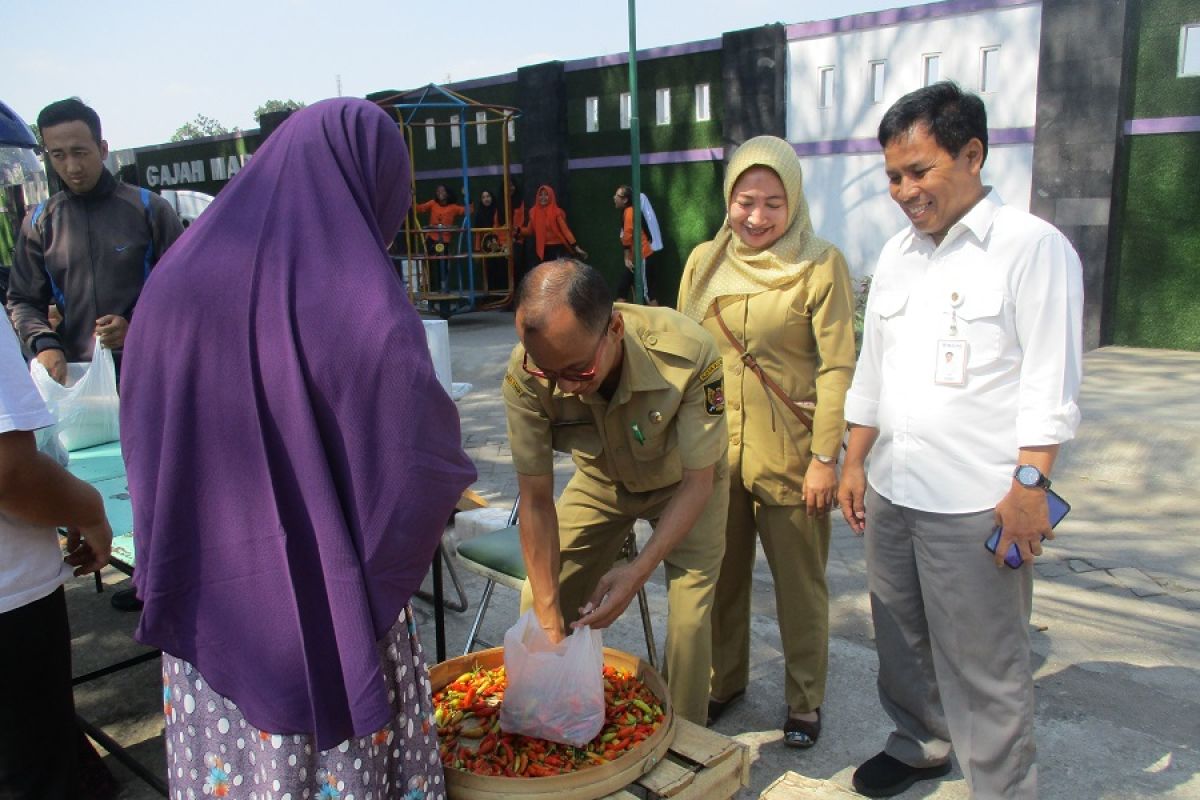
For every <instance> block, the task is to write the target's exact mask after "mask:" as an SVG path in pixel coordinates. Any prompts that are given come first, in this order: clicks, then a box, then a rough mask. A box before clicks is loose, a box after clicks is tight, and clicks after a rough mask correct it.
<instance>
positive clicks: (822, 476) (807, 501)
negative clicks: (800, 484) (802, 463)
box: [804, 458, 838, 517]
mask: <svg viewBox="0 0 1200 800" xmlns="http://www.w3.org/2000/svg"><path fill="white" fill-rule="evenodd" d="M837 485H838V480H837V467H836V466H835V465H834V464H822V463H821V462H820V461H818V460H817V459H815V458H814V459H812V460H811V461H809V462H808V471H807V472H805V473H804V505H805V506H807V508H808V515H809V516H810V517H812V516H816V515H818V514H828V513H829V512H830V511H831V510H832V509H833V504H834V500H835V499H836V498H837Z"/></svg>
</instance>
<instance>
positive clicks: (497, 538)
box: [458, 497, 658, 669]
mask: <svg viewBox="0 0 1200 800" xmlns="http://www.w3.org/2000/svg"><path fill="white" fill-rule="evenodd" d="M520 502H521V498H520V497H518V498H517V500H516V502H514V503H513V508H512V512H511V513H510V514H509V515H508V526H507V527H505V528H501V529H500V530H496V531H489V532H488V533H484V534H481V535H479V536H476V537H475V538H474V539H470V540H468V541H466V542H463V543H462V544H460V545H459V546H458V558H459V560H460V561H461V562H462V565H463V566H464V567H466V568H467V569H469V570H471V571H472V572H475V573H478V574H480V575H482V576H483V577H485V578H487V584H486V585H485V586H484V587H483V597H481V598H480V599H479V611H478V612H477V613H476V614H475V620H474V622H472V623H471V631H470V633H468V634H467V645H466V647H465V648H463V655H467V654H468V653H470V652H471V650H472V649H473V648H474V647H475V644H476V642H478V643H479V644H482V645H484V646H487V647H491V646H493V645H492V643H491V642H487V641H485V640H483V639H481V638H479V627H480V625H481V624H482V623H483V617H484V615H485V614H486V613H487V610H488V604H489V603H490V602H491V599H492V591H493V590H494V589H495V588H496V584H498V583H499V584H501V585H503V586H507V587H509V588H511V589H516V590H517V591H518V592H519V591H521V586H522V584H523V583H524V582H525V579H526V577H527V574H526V572H525V559H524V557H523V556H522V555H521V536H520V533H519V530H518V528H517V509H518V507H519V505H520ZM637 554H638V549H637V537H636V536H634V533H633V531H632V530H631V531H630V532H629V536H628V537H627V538H626V539H625V544H624V545H623V546H622V547H621V557H622V558H625V559H626V560H632V559H634V558H636V557H637ZM637 596H638V607H639V609H640V610H641V612H642V633H643V634H645V637H646V655H647V657H648V660H649V661H650V666H652V667H654V668H655V669H658V651H657V648H656V647H655V646H654V628H653V626H652V624H651V621H650V604H649V602H648V601H647V600H646V589H645V587H644V586H643V587H642V588H641V589H638V595H637Z"/></svg>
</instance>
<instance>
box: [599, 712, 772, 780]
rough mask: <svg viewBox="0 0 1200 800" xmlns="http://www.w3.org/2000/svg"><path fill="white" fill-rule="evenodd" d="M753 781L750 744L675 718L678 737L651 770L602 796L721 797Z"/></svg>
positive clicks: (676, 735)
mask: <svg viewBox="0 0 1200 800" xmlns="http://www.w3.org/2000/svg"><path fill="white" fill-rule="evenodd" d="M749 785H750V748H748V747H746V745H744V744H741V743H739V742H735V741H734V740H733V739H730V738H729V737H728V736H722V735H721V734H719V733H715V732H713V731H710V730H708V729H707V728H702V727H700V726H699V725H696V724H694V723H691V722H688V721H687V720H684V719H681V718H676V720H675V740H674V741H673V742H672V743H671V749H670V750H668V751H667V754H666V756H665V757H664V758H663V759H662V761H660V762H659V763H658V765H657V766H655V767H654V768H653V769H652V770H650V771H649V772H647V773H646V774H645V775H643V776H642V777H640V778H638V779H637V780H636V781H634V782H633V783H631V784H629V785H628V786H626V787H625V788H624V789H621V790H620V791H617V792H613V793H612V794H608V795H605V796H604V798H602V800H641V798H647V800H657V798H665V797H670V798H673V800H719V798H729V797H733V796H734V795H735V794H737V791H738V790H739V789H741V788H742V787H743V786H749Z"/></svg>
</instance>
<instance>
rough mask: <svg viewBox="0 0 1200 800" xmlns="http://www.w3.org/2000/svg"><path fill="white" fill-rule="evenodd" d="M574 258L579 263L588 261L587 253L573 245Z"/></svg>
mask: <svg viewBox="0 0 1200 800" xmlns="http://www.w3.org/2000/svg"><path fill="white" fill-rule="evenodd" d="M575 257H576V258H578V259H579V260H580V261H587V260H588V251H587V250H584V249H583V248H582V247H580V246H579V245H575Z"/></svg>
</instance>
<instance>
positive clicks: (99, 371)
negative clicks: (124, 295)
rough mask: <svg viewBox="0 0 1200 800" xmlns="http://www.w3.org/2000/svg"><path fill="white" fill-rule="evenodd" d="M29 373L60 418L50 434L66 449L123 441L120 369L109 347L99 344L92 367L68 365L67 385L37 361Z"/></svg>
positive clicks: (51, 410) (78, 448) (83, 364)
mask: <svg viewBox="0 0 1200 800" xmlns="http://www.w3.org/2000/svg"><path fill="white" fill-rule="evenodd" d="M29 374H30V375H32V376H33V382H34V384H36V385H37V388H38V392H40V393H41V395H42V399H43V400H45V401H46V406H47V407H48V408H49V409H50V412H51V413H52V414H54V416H55V417H56V418H57V419H58V422H57V424H55V425H54V427H52V428H50V429H49V431H50V432H51V433H52V434H53V435H54V436H56V437H57V438H58V441H59V444H61V445H62V446H63V448H64V449H66V450H68V451H70V450H82V449H84V448H85V447H93V446H95V445H98V444H105V443H107V442H115V441H117V440H119V439H120V438H121V420H120V406H119V405H118V400H117V368H116V365H115V364H114V363H113V355H112V351H111V350H109V349H108V348H107V347H102V346H101V345H100V343H99V342H97V343H96V348H95V352H94V353H93V355H92V362H91V363H90V364H88V363H72V364H67V385H66V386H63V385H62V384H60V383H59V382H58V381H56V380H54V379H53V378H51V377H50V373H49V372H47V371H46V368H45V367H43V366H42V364H41V362H39V361H38V360H37V359H34V360H33V361H32V362H30V364H29Z"/></svg>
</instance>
